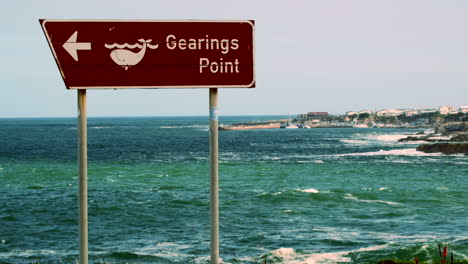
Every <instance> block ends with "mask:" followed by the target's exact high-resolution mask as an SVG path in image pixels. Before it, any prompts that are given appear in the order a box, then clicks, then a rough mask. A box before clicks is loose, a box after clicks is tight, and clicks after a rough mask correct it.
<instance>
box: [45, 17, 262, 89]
mask: <svg viewBox="0 0 468 264" xmlns="http://www.w3.org/2000/svg"><path fill="white" fill-rule="evenodd" d="M40 23H41V25H42V29H43V30H44V33H45V35H46V37H47V40H48V42H49V46H50V48H51V49H52V53H53V55H54V57H55V61H56V62H57V65H58V67H59V69H60V72H61V74H62V77H63V80H64V81H65V85H66V86H67V88H68V89H103V88H110V89H122V88H197V87H207V88H223V87H244V88H252V87H255V63H254V62H255V51H254V48H255V46H254V34H255V28H254V21H251V20H245V21H205V20H186V21H173V20H169V21H151V20H49V19H44V20H42V19H41V20H40Z"/></svg>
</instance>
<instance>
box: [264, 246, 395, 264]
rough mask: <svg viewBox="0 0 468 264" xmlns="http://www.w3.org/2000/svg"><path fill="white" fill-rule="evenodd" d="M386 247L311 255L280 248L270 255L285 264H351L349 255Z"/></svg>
mask: <svg viewBox="0 0 468 264" xmlns="http://www.w3.org/2000/svg"><path fill="white" fill-rule="evenodd" d="M386 247H388V245H379V246H371V247H366V248H359V249H356V250H350V251H339V252H323V253H312V254H298V253H297V252H296V251H295V250H294V249H293V248H280V249H276V250H274V251H272V254H273V255H274V256H276V257H279V258H281V259H282V262H281V263H285V264H331V263H341V262H352V259H351V258H350V257H348V255H349V254H350V253H357V252H368V251H377V250H382V249H384V248H386Z"/></svg>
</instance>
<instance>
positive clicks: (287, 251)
mask: <svg viewBox="0 0 468 264" xmlns="http://www.w3.org/2000/svg"><path fill="white" fill-rule="evenodd" d="M271 253H272V254H273V255H275V256H277V257H280V258H282V259H291V258H293V257H295V256H296V251H295V250H294V249H293V248H279V249H276V250H273V252H271Z"/></svg>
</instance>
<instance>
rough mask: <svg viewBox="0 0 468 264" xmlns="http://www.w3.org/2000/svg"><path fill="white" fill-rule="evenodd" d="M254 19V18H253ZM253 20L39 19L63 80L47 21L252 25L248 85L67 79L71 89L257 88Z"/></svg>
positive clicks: (63, 75) (68, 87)
mask: <svg viewBox="0 0 468 264" xmlns="http://www.w3.org/2000/svg"><path fill="white" fill-rule="evenodd" d="M252 21H253V20H252ZM252 21H251V20H197V19H193V20H192V19H182V20H170V19H169V20H145V19H140V20H138V19H135V20H132V19H130V20H127V19H39V22H40V23H41V27H42V30H43V31H44V33H45V35H46V38H47V43H48V44H49V47H50V49H51V50H52V54H53V55H54V59H55V62H56V63H57V66H58V68H59V70H60V74H61V75H62V78H63V80H64V81H65V79H66V77H65V73H64V72H63V71H62V67H61V66H60V62H59V60H58V57H57V54H56V53H55V50H54V48H53V46H52V41H51V39H50V38H49V34H48V32H47V29H46V27H45V24H46V23H47V22H163V23H164V22H165V23H172V22H182V23H184V22H186V23H189V22H190V23H198V22H202V23H207V22H208V23H209V22H218V23H219V22H220V23H248V24H250V26H251V27H252V45H253V46H252V63H253V64H252V70H253V75H252V82H251V83H250V84H248V85H174V86H171V85H169V86H168V85H165V86H67V83H66V81H65V86H67V89H70V90H79V89H164V88H185V89H190V88H255V87H252V86H253V85H254V84H255V81H256V79H255V26H254V24H253V23H252Z"/></svg>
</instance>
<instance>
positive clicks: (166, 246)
mask: <svg viewBox="0 0 468 264" xmlns="http://www.w3.org/2000/svg"><path fill="white" fill-rule="evenodd" d="M187 248H190V246H188V245H179V244H175V243H170V242H163V243H158V244H156V245H150V246H146V247H143V248H140V249H138V250H136V251H135V252H134V253H135V254H137V255H140V256H155V257H161V258H167V259H179V260H181V259H184V258H188V257H190V255H187V254H183V253H181V252H180V250H183V249H187Z"/></svg>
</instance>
